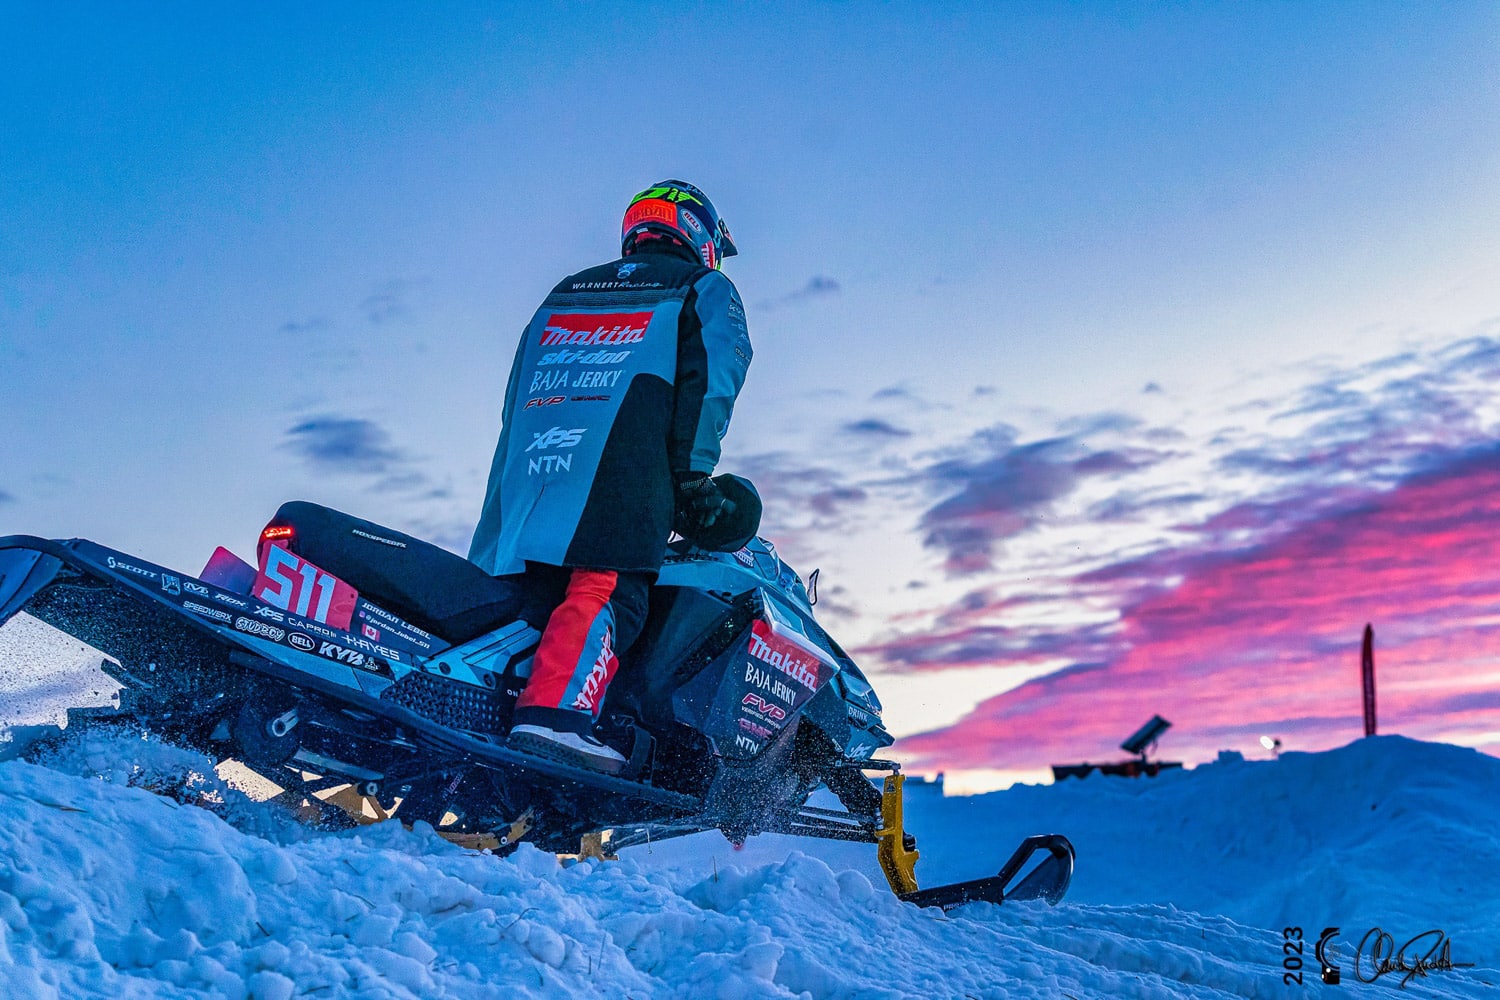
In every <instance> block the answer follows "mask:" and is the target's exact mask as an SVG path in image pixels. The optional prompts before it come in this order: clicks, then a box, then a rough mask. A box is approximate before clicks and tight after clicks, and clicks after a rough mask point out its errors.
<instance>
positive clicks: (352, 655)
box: [318, 642, 365, 667]
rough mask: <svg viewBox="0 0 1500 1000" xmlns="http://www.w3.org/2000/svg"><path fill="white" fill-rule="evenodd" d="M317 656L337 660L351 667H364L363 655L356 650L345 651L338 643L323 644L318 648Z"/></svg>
mask: <svg viewBox="0 0 1500 1000" xmlns="http://www.w3.org/2000/svg"><path fill="white" fill-rule="evenodd" d="M318 655H319V656H326V657H328V658H329V659H330V660H338V661H339V662H340V663H347V664H349V665H350V666H351V667H362V666H364V665H365V654H364V653H361V652H360V651H359V650H357V649H345V648H344V647H343V646H340V645H339V644H338V643H334V642H325V643H323V644H322V645H321V646H319V647H318Z"/></svg>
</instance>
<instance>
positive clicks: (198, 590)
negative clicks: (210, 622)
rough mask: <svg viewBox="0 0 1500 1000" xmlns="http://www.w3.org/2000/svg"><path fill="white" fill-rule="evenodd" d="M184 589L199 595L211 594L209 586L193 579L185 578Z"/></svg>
mask: <svg viewBox="0 0 1500 1000" xmlns="http://www.w3.org/2000/svg"><path fill="white" fill-rule="evenodd" d="M182 589H183V590H185V591H187V592H188V593H189V594H197V595H198V596H199V597H207V596H208V594H209V590H208V588H207V587H205V586H203V584H201V583H194V582H193V581H192V580H183V581H182Z"/></svg>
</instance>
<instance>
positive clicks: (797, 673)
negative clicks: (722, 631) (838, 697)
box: [750, 621, 818, 691]
mask: <svg viewBox="0 0 1500 1000" xmlns="http://www.w3.org/2000/svg"><path fill="white" fill-rule="evenodd" d="M773 643H774V644H775V645H773ZM778 647H779V648H778ZM750 655H751V656H753V657H755V658H756V659H757V660H759V661H761V662H762V663H766V664H769V665H771V666H773V667H775V668H776V669H777V670H779V671H781V672H782V673H784V674H786V675H787V676H788V677H790V678H791V679H792V680H794V681H796V682H797V683H798V684H801V685H802V686H803V687H805V688H807V689H808V690H809V691H815V690H817V687H818V660H817V658H816V657H814V656H812V655H810V654H808V653H805V652H803V651H802V650H801V649H799V648H797V647H796V646H794V645H792V644H791V643H789V642H786V641H785V640H783V639H781V638H779V637H778V636H777V635H776V633H774V632H772V631H771V630H770V628H768V627H767V626H766V624H765V623H764V622H761V621H757V622H756V623H755V624H754V625H753V626H752V627H751V632H750Z"/></svg>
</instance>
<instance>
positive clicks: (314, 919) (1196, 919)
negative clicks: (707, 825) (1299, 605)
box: [0, 737, 1500, 1000]
mask: <svg viewBox="0 0 1500 1000" xmlns="http://www.w3.org/2000/svg"><path fill="white" fill-rule="evenodd" d="M132 761H141V762H142V763H143V764H144V766H143V767H137V766H134V765H132V764H131V763H129V762H132ZM49 764H50V766H45V767H44V766H39V765H36V764H29V763H22V762H8V763H4V764H0V995H3V996H16V997H78V996H99V997H173V996H200V995H215V996H228V997H237V998H249V997H254V998H257V1000H287V998H290V997H295V996H312V997H320V996H321V997H336V996H357V997H431V996H453V997H496V998H498V997H506V998H510V997H516V996H538V997H540V996H547V997H600V996H604V997H622V998H623V997H695V998H697V997H715V998H738V997H745V998H749V997H794V996H811V997H819V998H822V997H831V998H849V1000H855V998H859V1000H876V998H897V997H915V996H924V997H925V996H942V997H948V996H951V997H966V996H968V997H1064V996H1071V997H1074V998H1078V1000H1082V998H1096V997H1154V996H1160V997H1285V996H1287V995H1288V992H1289V990H1290V989H1291V988H1290V987H1287V986H1286V985H1284V984H1283V982H1282V979H1281V971H1282V970H1281V968H1280V963H1281V947H1280V941H1281V935H1280V928H1281V926H1282V925H1283V924H1284V923H1287V922H1289V921H1294V922H1296V923H1298V924H1300V925H1302V926H1305V927H1307V928H1309V929H1310V933H1312V934H1313V935H1314V936H1316V934H1317V931H1318V930H1319V929H1321V927H1322V926H1325V925H1329V926H1334V925H1337V926H1341V927H1343V928H1344V929H1345V931H1347V932H1349V934H1347V935H1346V936H1350V935H1352V940H1353V941H1357V939H1358V935H1359V934H1362V933H1363V930H1364V929H1366V926H1367V925H1376V924H1379V925H1382V926H1385V927H1386V928H1387V929H1389V930H1391V931H1392V932H1393V933H1402V932H1405V933H1406V934H1407V935H1408V936H1410V935H1411V934H1415V933H1417V932H1418V931H1422V930H1426V929H1427V925H1428V924H1431V925H1432V926H1436V927H1441V928H1444V929H1446V930H1447V931H1448V932H1449V934H1450V935H1451V936H1452V937H1453V939H1454V945H1453V958H1454V960H1455V961H1476V962H1478V963H1480V964H1481V965H1486V964H1488V965H1489V967H1490V968H1489V969H1479V970H1462V971H1452V972H1443V973H1434V974H1433V975H1432V976H1431V977H1429V978H1428V979H1426V980H1425V981H1424V982H1423V983H1422V986H1421V995H1424V996H1470V995H1475V994H1476V993H1477V992H1479V991H1482V990H1485V989H1487V987H1486V986H1485V985H1484V984H1485V983H1486V982H1490V983H1493V982H1496V981H1500V980H1497V976H1496V974H1495V973H1494V972H1493V971H1492V970H1493V967H1494V957H1495V950H1494V948H1495V945H1496V944H1497V943H1500V942H1497V935H1496V928H1497V927H1500V920H1497V919H1496V917H1497V902H1496V901H1497V898H1500V897H1497V894H1496V893H1495V892H1494V888H1495V886H1494V879H1495V877H1496V876H1495V869H1496V866H1495V865H1494V864H1493V861H1494V860H1496V859H1495V852H1496V847H1495V841H1494V837H1493V834H1492V832H1491V831H1492V830H1493V829H1494V828H1495V827H1494V822H1493V820H1494V819H1495V812H1496V810H1497V808H1500V807H1497V805H1496V804H1494V802H1493V800H1492V798H1491V797H1490V796H1489V794H1488V793H1489V792H1490V790H1491V789H1492V788H1493V787H1494V781H1495V779H1496V777H1497V776H1500V771H1497V770H1496V768H1497V766H1500V762H1496V761H1493V760H1490V759H1489V758H1482V757H1480V756H1479V755H1477V754H1470V753H1468V752H1466V751H1460V750H1456V749H1454V748H1451V747H1443V746H1434V745H1428V744H1419V743H1413V742H1411V741H1407V740H1400V739H1391V738H1387V739H1379V740H1371V741H1362V742H1361V743H1359V744H1356V745H1354V746H1352V747H1347V748H1345V749H1343V750H1339V751H1334V752H1332V753H1328V754H1312V755H1287V756H1285V757H1283V758H1282V759H1281V760H1280V761H1279V762H1275V763H1271V762H1267V763H1263V764H1262V763H1257V764H1244V763H1240V764H1232V765H1215V766H1211V767H1206V768H1199V769H1198V770H1196V771H1193V772H1188V773H1183V774H1179V775H1171V776H1167V777H1165V778H1163V779H1160V780H1158V781H1155V782H1148V781H1139V782H1129V781H1124V780H1118V779H1114V780H1111V779H1102V778H1100V779H1095V778H1090V779H1088V780H1086V781H1083V782H1078V783H1065V784H1063V785H1060V786H1055V787H1049V788H1018V789H1014V790H1012V791H1009V792H1003V793H996V794H992V795H988V796H983V797H980V798H974V799H937V798H932V799H926V798H923V797H914V799H913V802H912V806H911V807H912V809H913V811H914V816H913V826H914V827H915V828H916V829H917V830H918V834H919V836H921V837H922V838H923V843H922V847H923V852H924V860H923V862H922V863H921V865H919V869H918V870H919V873H921V872H923V870H924V869H926V876H927V880H928V881H933V880H934V875H935V873H936V872H944V873H946V875H948V876H952V877H959V876H962V875H964V874H975V873H978V872H981V871H984V870H986V869H992V868H993V867H994V866H995V865H996V864H998V861H999V859H1000V856H1001V855H1003V854H1004V853H1006V852H1007V851H1008V850H1009V848H1010V846H1011V845H1012V844H1013V843H1014V841H1015V840H1017V839H1019V837H1020V836H1021V834H1022V833H1024V832H1031V831H1033V830H1040V829H1057V830H1061V831H1063V832H1065V833H1067V834H1069V836H1071V837H1072V838H1073V839H1074V841H1075V843H1076V844H1077V845H1078V848H1079V872H1078V877H1077V880H1076V882H1075V889H1074V892H1073V894H1072V896H1070V899H1069V901H1068V902H1066V903H1064V904H1063V905H1062V906H1059V907H1056V908H1050V907H1047V906H1046V905H1045V904H1040V903H1037V904H1023V905H1012V904H1008V905H1006V906H1004V907H993V906H988V905H976V906H971V907H967V908H965V909H963V910H960V911H957V912H955V913H953V914H943V913H941V912H935V911H930V910H918V909H917V908H915V907H912V906H909V905H906V904H902V903H900V902H898V901H897V900H896V899H894V898H893V897H892V896H891V895H890V894H889V893H888V892H887V891H886V890H885V888H884V887H883V886H882V885H879V884H878V883H872V880H871V878H869V877H868V876H867V875H866V873H865V872H864V871H862V870H859V868H855V867H848V866H846V865H845V864H844V863H843V861H842V860H841V859H842V858H848V857H850V855H848V854H846V853H845V852H846V851H847V847H841V846H835V849H833V850H831V851H829V852H827V853H825V855H824V856H823V857H821V858H820V857H813V856H811V855H810V853H806V850H807V848H808V845H807V844H806V843H805V842H803V843H802V844H801V846H802V848H803V850H793V849H790V845H789V843H788V842H787V840H786V838H763V839H758V840H752V842H751V846H750V848H749V849H747V851H745V852H738V853H737V852H733V851H730V850H729V849H728V848H727V845H724V844H723V841H722V838H718V839H717V841H716V840H715V838H711V837H700V838H692V839H691V840H690V841H687V842H673V843H671V844H658V845H656V846H655V847H654V848H652V849H651V850H649V851H647V850H645V849H641V850H636V851H632V852H628V856H626V857H624V858H622V859H621V860H620V861H618V862H611V863H604V864H598V863H593V862H584V863H576V864H560V863H559V862H558V860H557V859H556V858H555V857H554V856H552V855H550V854H544V853H542V852H539V851H536V850H533V849H530V848H525V847H523V848H522V849H521V850H520V851H518V852H517V853H516V854H515V855H513V856H512V857H510V858H506V859H498V858H494V857H491V856H486V855H479V854H473V853H469V852H465V851H462V850H459V849H457V848H455V847H453V846H452V845H450V844H448V843H446V842H445V841H443V840H442V839H441V838H439V837H437V836H436V835H434V834H433V833H432V832H431V830H430V829H428V828H426V827H425V826H422V827H419V828H418V829H417V830H414V831H409V830H404V829H402V828H401V827H400V826H399V825H397V824H394V823H388V824H381V825H378V826H374V827H369V828H365V829H363V830H359V831H355V832H350V833H346V834H337V835H335V834H318V833H311V832H308V831H305V830H304V829H302V828H301V827H297V826H295V825H294V824H291V823H289V822H287V821H286V820H284V819H282V818H281V817H280V816H279V814H277V813H276V812H274V811H273V810H271V809H270V808H269V807H267V806H264V805H259V804H256V803H251V802H249V801H248V800H246V799H244V797H243V796H239V795H238V794H237V793H235V792H234V791H233V790H232V789H229V788H226V787H224V786H223V785H222V784H221V783H219V782H218V781H217V779H216V778H214V777H213V775H212V773H211V772H209V771H208V769H207V762H206V761H203V760H201V759H199V758H195V757H193V756H192V755H191V754H187V753H186V752H184V751H181V750H176V749H174V748H170V747H161V746H159V745H156V744H152V743H149V742H145V741H140V740H134V741H126V740H123V739H121V738H114V739H110V738H107V737H90V738H88V739H79V740H77V741H75V742H74V743H73V744H72V745H71V746H69V747H68V748H66V749H65V750H64V751H63V752H60V753H57V754H55V755H53V756H52V757H51V758H49ZM96 772H98V773H103V774H104V775H105V777H104V780H100V779H99V778H96V777H91V776H89V775H91V774H93V773H96ZM195 773H196V776H194V777H191V778H190V779H189V780H191V781H192V782H193V783H194V785H195V789H196V790H197V791H199V792H205V793H207V794H208V795H209V796H210V797H211V798H214V799H216V800H217V803H218V804H217V805H216V807H215V810H214V811H209V810H207V809H203V808H198V807H196V806H188V805H182V804H179V803H178V802H176V801H174V800H173V799H171V798H168V797H164V796H162V795H157V794H153V793H151V792H150V791H147V790H146V789H145V788H142V787H136V786H139V785H142V784H148V785H153V786H156V787H162V786H164V784H166V783H168V782H171V781H176V782H178V783H180V782H181V780H182V777H183V775H194V774H195ZM221 814H222V817H227V818H228V820H229V821H226V819H225V818H222V817H221ZM782 848H786V849H785V850H783V851H782V856H780V857H778V858H774V859H767V858H766V857H764V855H765V854H767V853H775V852H776V851H778V850H781V849H782ZM756 852H760V854H761V855H762V856H759V857H758V856H757V855H756ZM868 854H869V851H868V849H864V850H862V851H859V853H858V862H859V864H861V865H863V864H864V863H865V862H866V861H867V859H868ZM1225 914H1227V916H1226V915H1225ZM1356 929H1357V930H1356ZM1351 951H1352V945H1350V946H1348V947H1345V949H1344V956H1345V957H1346V962H1345V975H1346V977H1347V976H1348V975H1349V968H1348V964H1347V957H1349V956H1350V954H1351ZM1310 978H1311V981H1312V985H1311V986H1310V987H1309V988H1311V989H1325V987H1322V986H1321V985H1319V984H1317V983H1316V972H1314V973H1313V974H1312V976H1311V977H1310ZM1390 982H1391V980H1389V979H1387V980H1382V983H1390ZM1351 985H1352V986H1353V987H1354V989H1355V990H1360V989H1368V988H1369V987H1366V986H1365V985H1364V984H1360V983H1352V982H1351ZM1412 988H1413V989H1416V988H1417V987H1416V986H1413V987H1412Z"/></svg>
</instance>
